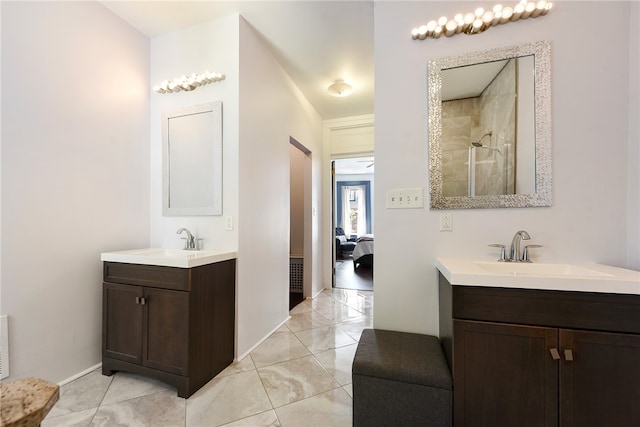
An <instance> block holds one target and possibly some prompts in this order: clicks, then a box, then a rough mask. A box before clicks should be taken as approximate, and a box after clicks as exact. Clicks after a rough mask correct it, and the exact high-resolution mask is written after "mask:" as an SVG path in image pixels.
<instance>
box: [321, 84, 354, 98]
mask: <svg viewBox="0 0 640 427" xmlns="http://www.w3.org/2000/svg"><path fill="white" fill-rule="evenodd" d="M327 91H328V92H329V93H330V94H331V95H333V96H338V97H344V96H349V95H351V91H353V87H352V86H351V85H350V84H349V83H347V82H345V81H344V80H336V81H335V82H334V83H333V84H332V85H331V86H329V87H328V88H327Z"/></svg>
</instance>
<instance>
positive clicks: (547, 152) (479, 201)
mask: <svg viewBox="0 0 640 427" xmlns="http://www.w3.org/2000/svg"><path fill="white" fill-rule="evenodd" d="M530 55H533V57H534V87H535V94H534V106H533V107H534V109H535V113H534V116H535V192H534V193H531V194H501V195H486V196H485V195H482V196H469V195H467V196H449V197H447V196H445V195H444V193H443V153H442V147H443V146H442V142H443V141H442V72H443V70H446V69H449V68H456V67H464V66H469V65H474V64H481V63H486V62H493V61H500V60H505V59H511V58H519V57H523V56H530ZM428 88H429V89H428V92H429V94H428V97H429V188H430V207H431V209H472V208H516V207H538V206H551V203H552V173H551V45H550V43H549V42H546V41H539V42H533V43H528V44H523V45H519V46H511V47H504V48H496V49H491V50H487V51H481V52H474V53H468V54H465V55H460V56H452V57H445V58H441V59H437V60H433V61H429V64H428ZM473 145H476V144H473Z"/></svg>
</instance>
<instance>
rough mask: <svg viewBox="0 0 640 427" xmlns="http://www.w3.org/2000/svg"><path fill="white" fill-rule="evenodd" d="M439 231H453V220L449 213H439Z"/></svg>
mask: <svg viewBox="0 0 640 427" xmlns="http://www.w3.org/2000/svg"><path fill="white" fill-rule="evenodd" d="M440 231H453V218H452V214H451V212H441V213H440Z"/></svg>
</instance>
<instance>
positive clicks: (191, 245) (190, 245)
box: [177, 227, 198, 251]
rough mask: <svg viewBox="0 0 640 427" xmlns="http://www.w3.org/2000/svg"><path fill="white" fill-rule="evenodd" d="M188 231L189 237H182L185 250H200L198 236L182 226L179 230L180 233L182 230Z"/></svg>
mask: <svg viewBox="0 0 640 427" xmlns="http://www.w3.org/2000/svg"><path fill="white" fill-rule="evenodd" d="M183 231H184V232H185V233H187V237H182V239H185V240H184V248H183V249H184V250H185V251H197V250H198V239H197V238H196V237H194V236H193V234H191V232H190V231H189V230H188V229H186V228H184V227H182V228H180V229H179V230H178V231H177V234H180V233H182V232H183Z"/></svg>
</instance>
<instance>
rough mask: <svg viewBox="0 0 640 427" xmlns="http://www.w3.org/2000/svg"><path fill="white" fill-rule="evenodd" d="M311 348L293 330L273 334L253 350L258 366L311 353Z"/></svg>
mask: <svg viewBox="0 0 640 427" xmlns="http://www.w3.org/2000/svg"><path fill="white" fill-rule="evenodd" d="M309 354H310V353H309V350H307V348H306V347H305V346H304V344H302V343H301V342H300V340H299V339H298V337H296V336H295V335H294V334H293V333H292V332H288V333H286V334H277V335H272V336H270V337H269V338H267V339H266V340H264V341H263V342H262V344H260V345H259V346H258V347H256V348H255V349H254V350H253V351H252V352H251V359H252V360H253V363H254V364H255V366H256V367H257V368H260V367H262V366H268V365H273V364H274V363H280V362H284V361H287V360H291V359H297V358H299V357H303V356H307V355H309Z"/></svg>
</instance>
